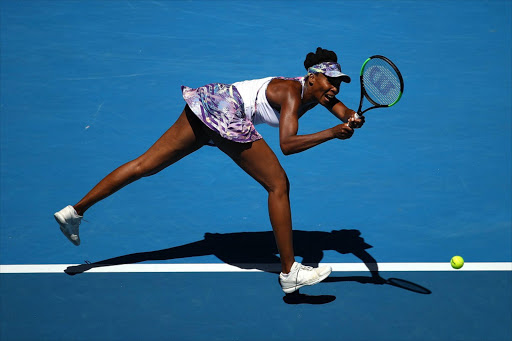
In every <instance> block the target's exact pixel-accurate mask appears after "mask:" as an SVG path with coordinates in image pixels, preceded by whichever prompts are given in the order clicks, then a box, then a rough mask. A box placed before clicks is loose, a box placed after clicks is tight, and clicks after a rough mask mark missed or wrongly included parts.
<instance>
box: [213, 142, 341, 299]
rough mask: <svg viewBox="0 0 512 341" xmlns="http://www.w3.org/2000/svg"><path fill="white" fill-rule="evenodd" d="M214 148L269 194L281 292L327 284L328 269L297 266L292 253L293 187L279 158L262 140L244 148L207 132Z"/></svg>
mask: <svg viewBox="0 0 512 341" xmlns="http://www.w3.org/2000/svg"><path fill="white" fill-rule="evenodd" d="M208 134H209V135H210V137H211V139H212V140H213V141H214V142H215V144H216V145H217V146H218V147H219V148H220V149H221V150H222V151H223V152H225V153H226V154H227V155H229V156H230V157H231V158H232V159H233V160H234V161H235V162H236V163H237V164H238V165H239V166H240V167H241V168H242V169H243V170H245V171H246V172H247V173H248V174H249V175H251V176H252V177H253V178H254V179H255V180H256V181H258V182H259V183H260V184H261V185H262V186H263V187H264V188H265V189H266V190H267V192H268V212H269V216H270V222H271V224H272V229H273V230H274V236H275V239H276V243H277V248H278V250H279V255H280V257H281V269H282V273H281V274H280V275H279V282H280V284H281V288H282V289H283V291H284V292H285V293H287V294H289V293H292V292H295V291H297V290H298V289H299V288H301V287H303V286H305V285H313V284H316V283H319V282H320V281H322V280H324V279H325V278H326V277H327V276H329V274H330V273H331V271H332V269H331V268H330V267H329V266H322V267H318V268H312V267H308V266H303V265H302V264H300V263H297V262H295V257H294V250H293V234H292V218H291V210H290V199H289V194H290V184H289V182H288V177H287V176H286V173H285V171H284V170H283V168H282V167H281V164H280V163H279V160H278V159H277V157H276V155H275V154H274V152H273V151H272V149H270V147H269V146H268V145H267V143H266V142H265V141H264V140H263V139H261V140H258V141H255V142H253V143H248V144H242V143H236V142H232V141H229V140H226V139H223V138H221V137H220V136H219V135H218V134H216V133H213V132H208Z"/></svg>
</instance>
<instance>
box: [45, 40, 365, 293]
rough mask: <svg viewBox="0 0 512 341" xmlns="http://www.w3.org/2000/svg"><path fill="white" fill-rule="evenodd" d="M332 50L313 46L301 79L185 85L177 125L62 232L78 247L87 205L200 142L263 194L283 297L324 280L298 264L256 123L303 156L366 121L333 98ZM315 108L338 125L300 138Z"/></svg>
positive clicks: (63, 217)
mask: <svg viewBox="0 0 512 341" xmlns="http://www.w3.org/2000/svg"><path fill="white" fill-rule="evenodd" d="M337 61H338V57H337V55H336V53H334V52H333V51H329V50H325V49H322V48H320V47H319V48H318V49H317V50H316V53H313V52H311V53H309V54H308V55H307V56H306V59H305V61H304V66H305V68H306V70H307V75H306V76H304V77H298V78H284V77H268V78H263V79H256V80H249V81H243V82H237V83H234V84H220V83H213V84H208V85H205V86H202V87H199V88H197V89H191V88H189V87H186V86H182V93H183V98H184V100H185V102H186V105H185V108H184V109H183V111H182V113H181V115H180V116H179V117H178V119H177V121H176V122H175V123H174V124H173V125H172V126H171V127H170V128H169V129H168V130H167V131H166V132H165V133H164V134H163V135H162V137H160V139H158V140H157V141H156V142H155V143H154V144H153V146H151V147H150V148H149V149H148V150H147V151H146V152H145V153H144V154H142V155H141V156H139V157H138V158H136V159H135V160H132V161H130V162H128V163H126V164H124V165H122V166H120V167H119V168H117V169H116V170H114V171H113V172H112V173H110V174H109V175H107V176H106V177H105V178H104V179H103V180H101V181H100V182H99V183H98V184H97V185H96V186H95V187H94V188H93V189H92V190H91V191H90V192H89V193H87V195H86V196H85V197H84V198H83V199H82V200H80V201H79V202H78V203H77V204H75V205H73V206H71V205H70V206H67V207H65V208H63V209H62V210H60V211H59V212H57V213H55V215H54V216H55V219H56V220H57V222H58V223H59V225H60V229H61V231H62V233H63V234H64V235H65V236H66V237H67V238H68V239H69V240H70V241H71V242H72V243H73V244H74V245H80V237H79V225H80V223H81V220H82V218H83V215H84V213H85V212H86V211H87V209H89V208H90V207H91V206H92V205H94V204H96V203H97V202H99V201H100V200H102V199H104V198H106V197H108V196H109V195H111V194H113V193H115V192H116V191H118V190H119V189H121V188H123V187H124V186H126V185H128V184H130V183H132V182H134V181H136V180H138V179H140V178H142V177H146V176H150V175H153V174H156V173H158V172H159V171H161V170H163V169H164V168H166V167H168V166H170V165H172V164H174V163H175V162H177V161H178V160H180V159H181V158H183V157H185V156H187V155H188V154H190V153H192V152H194V151H196V150H198V149H199V148H201V147H203V146H204V145H207V144H209V145H215V146H217V147H218V148H219V149H220V150H222V151H223V152H224V153H225V154H227V155H228V156H229V157H230V158H231V159H233V161H234V162H235V163H236V164H237V165H238V166H240V167H241V168H242V169H243V170H244V171H245V172H247V173H248V174H249V175H250V176H252V177H253V178H254V179H255V180H256V181H258V182H259V183H260V184H261V185H262V186H263V187H264V188H265V189H266V190H267V192H268V211H269V216H270V223H271V225H272V228H273V231H274V236H275V239H276V243H277V247H278V250H279V254H280V259H281V265H282V272H281V274H280V276H279V280H280V283H281V287H282V289H283V291H284V292H285V293H292V292H294V291H296V290H298V289H299V288H301V287H303V286H305V285H313V284H316V283H318V282H320V281H322V280H323V279H325V278H326V277H327V276H329V274H330V273H331V271H332V269H331V268H330V267H327V266H322V267H318V268H312V267H308V266H304V265H302V264H300V263H297V262H295V258H294V250H293V241H292V219H291V211H290V201H289V189H290V184H289V182H288V178H287V175H286V173H285V171H284V170H283V168H282V167H281V164H280V163H279V160H278V159H277V157H276V155H275V154H274V152H273V151H272V150H271V149H270V147H269V146H268V145H267V143H266V142H265V140H264V139H263V138H262V136H261V135H260V134H259V133H258V131H257V130H256V128H255V125H257V124H261V123H266V124H269V125H271V126H274V127H279V143H280V147H281V151H282V152H283V154H285V155H290V154H294V153H300V152H302V151H304V150H307V149H309V148H312V147H314V146H317V145H319V144H321V143H324V142H326V141H329V140H332V139H340V140H345V139H348V138H350V137H351V136H352V134H353V133H354V130H353V128H360V127H361V126H362V125H363V124H364V117H361V118H357V119H356V118H355V116H354V114H355V112H354V111H353V110H351V109H348V108H347V107H346V106H345V105H344V104H343V103H342V102H340V101H339V100H338V99H337V98H336V97H335V96H336V95H337V94H338V93H339V91H340V86H341V83H342V82H346V83H349V82H350V77H349V76H348V75H346V74H344V73H342V72H341V67H340V65H339V64H338V63H337ZM318 104H320V105H322V106H323V107H325V108H326V109H327V110H329V111H330V112H331V113H332V114H334V116H336V117H337V118H339V119H340V120H341V121H342V122H344V123H342V124H338V125H336V126H334V127H332V128H329V129H326V130H323V131H319V132H317V133H314V134H308V135H298V134H297V133H298V128H299V124H298V121H299V118H301V117H302V116H303V115H304V114H305V113H306V112H307V111H308V110H310V109H312V108H314V107H315V106H317V105H318Z"/></svg>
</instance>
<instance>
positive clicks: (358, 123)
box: [347, 113, 364, 129]
mask: <svg viewBox="0 0 512 341" xmlns="http://www.w3.org/2000/svg"><path fill="white" fill-rule="evenodd" d="M347 123H348V125H349V126H350V127H351V128H355V129H356V128H361V127H362V126H363V124H364V116H359V118H355V113H354V115H353V116H351V117H350V118H349V119H348V122H347Z"/></svg>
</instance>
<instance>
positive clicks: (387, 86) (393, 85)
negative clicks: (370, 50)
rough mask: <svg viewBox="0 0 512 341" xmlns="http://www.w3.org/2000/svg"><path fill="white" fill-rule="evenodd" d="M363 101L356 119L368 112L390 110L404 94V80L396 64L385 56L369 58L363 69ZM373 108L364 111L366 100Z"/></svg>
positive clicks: (360, 103) (361, 75) (360, 102)
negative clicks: (381, 109) (380, 109)
mask: <svg viewBox="0 0 512 341" xmlns="http://www.w3.org/2000/svg"><path fill="white" fill-rule="evenodd" d="M360 80H361V100H360V101H359V109H357V113H356V114H355V118H359V117H360V116H361V115H363V114H364V113H365V112H367V111H368V110H372V109H376V108H389V107H391V106H393V105H395V104H397V103H398V101H399V100H400V98H402V93H403V92H404V80H403V78H402V74H401V73H400V71H399V70H398V68H397V67H396V65H395V64H393V62H392V61H391V60H389V59H388V58H386V57H384V56H379V55H375V56H372V57H370V58H368V59H367V60H366V61H365V62H364V63H363V66H362V67H361V74H360ZM365 98H366V99H367V100H368V101H369V102H370V103H371V105H373V106H372V107H369V108H366V109H364V110H363V111H361V109H362V108H363V102H364V99H365Z"/></svg>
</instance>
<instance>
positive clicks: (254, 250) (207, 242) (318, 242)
mask: <svg viewBox="0 0 512 341" xmlns="http://www.w3.org/2000/svg"><path fill="white" fill-rule="evenodd" d="M293 240H294V250H295V255H296V256H297V257H301V258H302V263H303V264H305V265H311V266H318V263H319V262H320V261H321V260H322V258H323V256H324V251H327V250H334V251H337V252H339V253H341V254H353V255H355V256H356V257H357V258H359V259H360V260H361V261H362V262H363V263H364V264H365V265H366V267H367V268H368V270H369V272H370V276H369V277H364V276H357V277H330V278H328V279H326V281H330V282H343V281H357V282H361V283H375V284H383V282H385V280H383V279H382V278H381V277H380V275H379V270H378V265H377V261H376V260H375V259H374V258H373V257H372V256H371V255H370V254H369V253H368V252H367V251H366V250H367V249H369V248H371V247H372V246H371V245H369V244H367V243H366V242H365V241H364V239H363V238H361V232H359V231H358V230H337V231H332V232H322V231H299V230H296V231H293ZM278 254H279V252H278V250H277V247H276V243H275V239H274V234H273V232H272V231H266V232H239V233H206V234H205V236H204V239H202V240H200V241H197V242H193V243H189V244H185V245H181V246H175V247H171V248H168V249H163V250H157V251H149V252H139V253H132V254H128V255H124V256H119V257H115V258H110V259H106V260H102V261H98V262H95V263H88V262H87V263H86V264H81V265H76V266H70V267H68V268H67V269H66V270H65V272H66V273H67V274H68V275H76V274H80V273H83V272H85V271H88V270H90V269H93V268H98V267H105V266H113V265H121V264H133V263H140V262H144V261H159V260H171V259H179V258H188V257H198V256H206V255H214V256H216V257H217V258H219V259H220V260H221V261H223V262H225V263H227V264H231V265H234V266H236V267H239V268H242V269H259V270H262V271H265V272H270V273H279V272H280V270H281V264H280V259H279V257H278ZM335 299H336V297H335V296H332V295H321V296H309V295H305V294H301V293H299V292H295V293H293V294H288V295H286V296H285V297H284V298H283V300H284V301H285V302H286V303H289V304H300V303H306V304H324V303H329V302H332V301H334V300H335Z"/></svg>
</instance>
